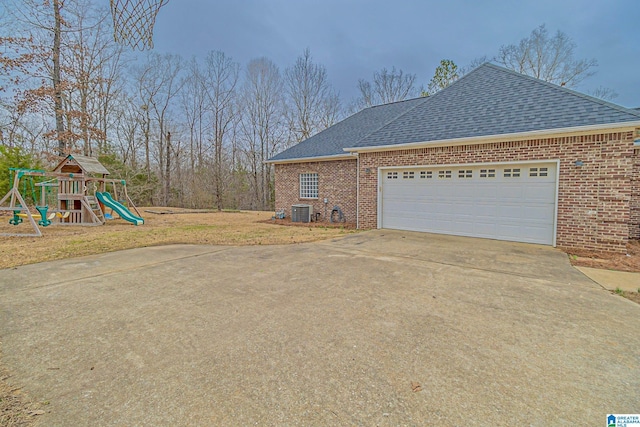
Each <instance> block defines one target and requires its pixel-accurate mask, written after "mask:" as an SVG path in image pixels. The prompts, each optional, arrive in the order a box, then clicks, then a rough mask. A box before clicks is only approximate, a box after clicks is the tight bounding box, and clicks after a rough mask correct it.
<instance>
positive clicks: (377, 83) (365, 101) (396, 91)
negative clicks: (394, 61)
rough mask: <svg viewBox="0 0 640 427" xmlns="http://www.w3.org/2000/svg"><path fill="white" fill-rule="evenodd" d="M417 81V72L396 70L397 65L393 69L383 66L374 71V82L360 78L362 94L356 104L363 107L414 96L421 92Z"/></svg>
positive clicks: (360, 107) (359, 87)
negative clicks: (410, 72) (416, 85)
mask: <svg viewBox="0 0 640 427" xmlns="http://www.w3.org/2000/svg"><path fill="white" fill-rule="evenodd" d="M415 82H416V75H415V74H407V73H405V72H404V71H402V70H401V69H398V70H396V67H391V71H389V70H387V69H386V68H383V69H382V70H380V71H376V72H374V73H373V82H369V81H367V80H364V79H360V80H358V89H359V90H360V96H359V97H358V98H357V99H356V101H355V106H356V107H357V108H358V109H362V108H366V107H371V106H373V105H380V104H388V103H390V102H397V101H403V100H405V99H408V98H414V97H416V96H418V95H419V94H420V92H419V91H418V89H417V88H416V87H415Z"/></svg>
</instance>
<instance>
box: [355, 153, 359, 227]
mask: <svg viewBox="0 0 640 427" xmlns="http://www.w3.org/2000/svg"><path fill="white" fill-rule="evenodd" d="M356 229H358V230H360V156H359V155H358V153H356Z"/></svg>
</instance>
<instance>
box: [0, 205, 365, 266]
mask: <svg viewBox="0 0 640 427" xmlns="http://www.w3.org/2000/svg"><path fill="white" fill-rule="evenodd" d="M146 210H152V211H154V212H159V211H164V212H167V211H171V212H173V214H163V215H159V214H153V213H149V212H146ZM140 212H141V213H142V215H143V217H144V219H145V224H144V225H143V226H138V227H136V226H133V225H131V224H130V223H128V222H125V221H123V220H121V219H116V220H112V221H107V223H106V224H105V225H104V226H98V227H78V226H49V227H41V228H40V229H41V231H42V234H43V237H0V269H2V268H11V267H17V266H20V265H25V264H32V263H36V262H42V261H52V260H56V259H66V258H73V257H78V256H83V255H93V254H100V253H105V252H113V251H118V250H122V249H132V248H140V247H146V246H159V245H169V244H205V245H280V244H290V243H301V242H312V241H317V240H324V239H331V238H334V237H337V236H343V235H345V234H347V233H353V232H354V230H351V229H346V228H344V229H343V228H331V227H323V226H314V227H309V226H302V227H283V226H280V225H276V224H274V223H272V221H270V218H271V216H272V212H248V211H242V212H202V213H184V212H189V211H185V210H181V209H177V208H171V209H170V210H167V209H158V208H140ZM191 212H192V211H191ZM8 221H9V216H6V215H5V216H1V217H0V233H2V232H4V233H6V232H10V233H11V232H13V233H15V232H17V231H19V232H21V233H29V232H30V231H31V227H30V226H29V224H28V223H26V221H25V223H22V224H20V225H18V226H12V225H9V224H8ZM314 225H315V224H314Z"/></svg>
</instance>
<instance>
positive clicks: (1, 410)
mask: <svg viewBox="0 0 640 427" xmlns="http://www.w3.org/2000/svg"><path fill="white" fill-rule="evenodd" d="M9 380H10V376H9V374H8V373H7V372H6V370H5V369H4V368H3V367H2V366H0V426H3V427H27V426H32V425H34V424H35V422H36V421H37V416H38V415H42V414H43V413H44V410H43V409H41V408H42V405H37V404H34V403H33V402H31V400H30V399H29V397H28V396H26V395H25V394H24V393H23V392H22V390H21V389H20V387H13V386H11V385H10V383H9Z"/></svg>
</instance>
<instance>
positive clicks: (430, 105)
mask: <svg viewBox="0 0 640 427" xmlns="http://www.w3.org/2000/svg"><path fill="white" fill-rule="evenodd" d="M638 121H640V111H637V110H634V109H629V108H624V107H621V106H619V105H615V104H612V103H609V102H606V101H603V100H601V99H597V98H593V97H590V96H587V95H584V94H581V93H579V92H575V91H572V90H569V89H566V88H563V87H560V86H557V85H554V84H551V83H546V82H543V81H541V80H538V79H535V78H532V77H529V76H525V75H523V74H519V73H517V72H515V71H511V70H507V69H505V68H502V67H498V66H496V65H493V64H488V63H487V64H484V65H481V66H480V67H478V68H476V69H475V70H474V71H472V72H470V73H469V74H467V75H466V76H464V77H462V78H461V79H459V80H458V81H456V82H455V83H453V84H452V85H451V86H449V87H448V88H446V89H444V90H441V91H440V92H438V93H436V94H435V95H432V96H430V97H428V98H417V99H412V100H408V101H403V102H398V103H394V104H387V105H381V106H378V107H372V108H368V109H366V110H363V111H361V112H360V113H357V114H354V115H353V116H351V117H349V118H347V119H345V120H343V121H342V122H340V123H338V124H336V125H334V126H332V127H330V128H328V129H326V130H324V131H322V132H320V133H319V134H317V135H315V136H313V137H311V138H309V139H307V140H305V141H303V142H301V143H300V144H298V145H296V146H293V147H291V148H290V149H288V150H286V151H284V152H282V153H280V154H278V155H277V156H275V157H274V158H273V159H272V160H274V161H278V160H286V159H295V158H308V157H318V156H324V155H332V154H340V153H342V150H343V149H344V148H363V147H378V146H388V145H398V144H408V143H415V142H430V141H443V140H451V139H458V138H473V137H480V136H492V135H505V134H514V133H524V132H531V131H543V130H553V129H565V128H573V127H581V126H593V125H605V124H617V123H624V122H638ZM356 151H357V150H356Z"/></svg>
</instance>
